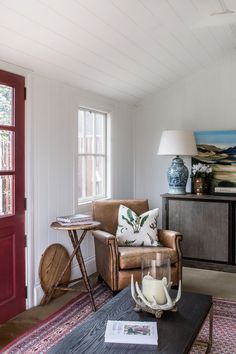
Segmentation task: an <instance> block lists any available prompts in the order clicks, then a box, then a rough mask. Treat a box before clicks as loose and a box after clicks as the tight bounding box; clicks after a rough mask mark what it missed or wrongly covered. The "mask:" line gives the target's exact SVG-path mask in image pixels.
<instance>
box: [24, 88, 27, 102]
mask: <svg viewBox="0 0 236 354" xmlns="http://www.w3.org/2000/svg"><path fill="white" fill-rule="evenodd" d="M26 93H27V92H26V87H24V100H25V101H26V98H27V97H26Z"/></svg>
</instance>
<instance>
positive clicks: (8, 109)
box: [0, 85, 13, 125]
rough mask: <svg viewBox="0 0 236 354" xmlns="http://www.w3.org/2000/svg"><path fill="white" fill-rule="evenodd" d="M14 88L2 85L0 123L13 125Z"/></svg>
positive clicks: (0, 92)
mask: <svg viewBox="0 0 236 354" xmlns="http://www.w3.org/2000/svg"><path fill="white" fill-rule="evenodd" d="M12 105H13V88H12V87H9V86H5V85H0V125H13V119H12V117H13V109H12V107H13V106H12Z"/></svg>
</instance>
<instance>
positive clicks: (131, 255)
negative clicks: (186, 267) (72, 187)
mask: <svg viewBox="0 0 236 354" xmlns="http://www.w3.org/2000/svg"><path fill="white" fill-rule="evenodd" d="M118 253H119V267H120V269H123V270H124V269H132V268H141V261H142V256H143V255H145V254H148V253H165V254H167V255H168V256H169V257H170V262H171V264H174V263H176V262H178V256H177V253H176V251H175V250H173V249H171V248H168V247H118Z"/></svg>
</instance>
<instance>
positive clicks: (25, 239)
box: [25, 235, 27, 247]
mask: <svg viewBox="0 0 236 354" xmlns="http://www.w3.org/2000/svg"><path fill="white" fill-rule="evenodd" d="M25 247H27V235H25Z"/></svg>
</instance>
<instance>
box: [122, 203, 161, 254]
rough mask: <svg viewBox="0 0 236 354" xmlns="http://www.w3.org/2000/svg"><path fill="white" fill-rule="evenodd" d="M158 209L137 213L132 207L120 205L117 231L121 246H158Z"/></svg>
mask: <svg viewBox="0 0 236 354" xmlns="http://www.w3.org/2000/svg"><path fill="white" fill-rule="evenodd" d="M157 218H158V209H153V210H149V211H146V212H144V213H143V214H141V215H137V214H136V213H135V212H134V211H132V210H131V209H130V208H127V207H126V206H124V205H122V204H121V205H120V207H119V213H118V228H117V232H116V236H117V242H118V245H119V246H138V247H142V246H157V245H158V233H157Z"/></svg>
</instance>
